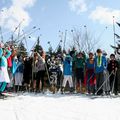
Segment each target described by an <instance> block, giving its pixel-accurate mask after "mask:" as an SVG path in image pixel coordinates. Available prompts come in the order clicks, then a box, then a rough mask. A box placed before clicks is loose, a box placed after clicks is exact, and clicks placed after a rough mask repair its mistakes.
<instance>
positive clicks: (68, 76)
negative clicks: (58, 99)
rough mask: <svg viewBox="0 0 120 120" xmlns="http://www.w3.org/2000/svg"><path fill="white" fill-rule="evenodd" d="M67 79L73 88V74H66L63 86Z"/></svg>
mask: <svg viewBox="0 0 120 120" xmlns="http://www.w3.org/2000/svg"><path fill="white" fill-rule="evenodd" d="M67 81H68V83H69V86H70V88H72V87H73V81H72V76H71V75H64V79H63V84H62V87H65V86H66V84H67Z"/></svg>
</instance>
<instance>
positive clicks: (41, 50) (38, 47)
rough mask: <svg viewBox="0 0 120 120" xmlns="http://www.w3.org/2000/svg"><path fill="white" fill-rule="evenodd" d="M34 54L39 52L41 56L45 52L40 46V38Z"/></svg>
mask: <svg viewBox="0 0 120 120" xmlns="http://www.w3.org/2000/svg"><path fill="white" fill-rule="evenodd" d="M34 52H38V53H39V54H40V55H41V54H42V52H43V48H42V46H41V45H40V38H39V37H38V39H37V44H36V46H35V47H34Z"/></svg>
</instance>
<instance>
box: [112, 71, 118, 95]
mask: <svg viewBox="0 0 120 120" xmlns="http://www.w3.org/2000/svg"><path fill="white" fill-rule="evenodd" d="M116 72H117V71H116V70H115V76H114V80H113V85H112V94H113V92H114V85H115V79H116Z"/></svg>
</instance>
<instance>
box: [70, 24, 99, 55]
mask: <svg viewBox="0 0 120 120" xmlns="http://www.w3.org/2000/svg"><path fill="white" fill-rule="evenodd" d="M84 28H85V30H84V31H82V30H79V29H76V28H74V30H71V33H72V34H71V35H72V41H71V42H70V43H71V45H70V47H71V48H76V50H77V51H81V52H82V51H84V52H85V53H87V54H88V53H89V52H95V50H94V49H95V46H96V45H97V41H96V39H94V37H93V35H91V34H90V32H88V30H87V27H86V26H84Z"/></svg>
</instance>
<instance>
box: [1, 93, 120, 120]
mask: <svg viewBox="0 0 120 120" xmlns="http://www.w3.org/2000/svg"><path fill="white" fill-rule="evenodd" d="M0 119H1V120H120V98H119V97H118V98H110V97H109V98H97V99H90V97H88V96H85V95H69V94H68V95H60V94H55V95H54V94H45V95H43V94H37V95H35V94H32V93H24V94H20V95H19V96H16V97H9V98H8V99H5V100H2V99H1V100H0Z"/></svg>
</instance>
